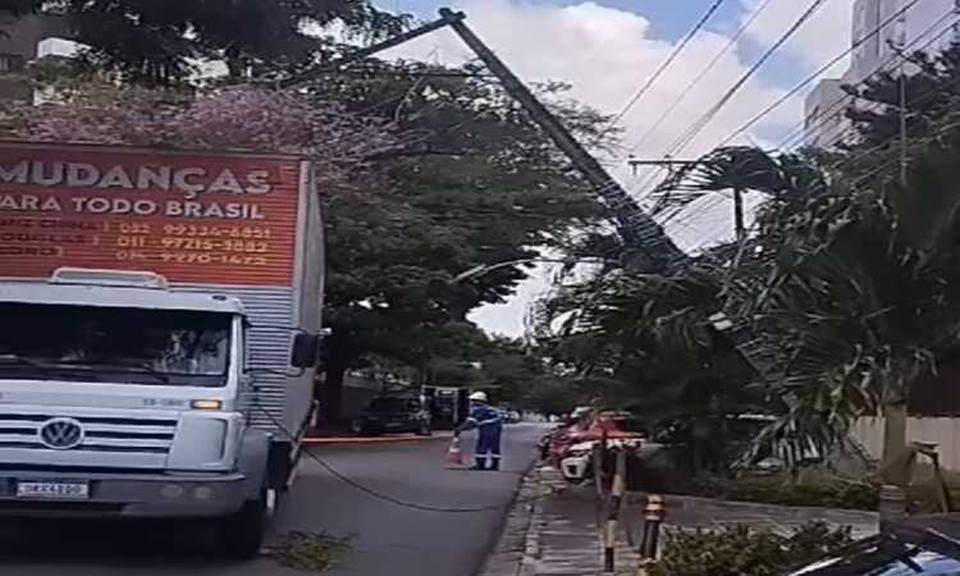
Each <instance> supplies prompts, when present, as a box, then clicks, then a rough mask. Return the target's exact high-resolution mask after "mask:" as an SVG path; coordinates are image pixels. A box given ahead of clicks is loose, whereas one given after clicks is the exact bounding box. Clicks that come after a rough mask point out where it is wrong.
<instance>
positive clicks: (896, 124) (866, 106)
mask: <svg viewBox="0 0 960 576" xmlns="http://www.w3.org/2000/svg"><path fill="white" fill-rule="evenodd" d="M907 71H908V74H907V75H906V77H905V80H906V86H905V90H906V96H907V97H906V100H905V103H906V117H907V135H908V137H909V138H910V139H914V140H915V139H917V138H925V137H927V136H930V135H932V134H933V133H935V132H937V131H938V130H940V129H941V128H942V127H943V125H944V123H943V121H944V120H945V119H947V118H950V117H954V116H955V115H956V110H957V109H958V103H960V102H958V97H960V44H956V43H954V44H951V45H950V47H949V48H947V49H946V50H944V51H943V52H941V53H939V54H936V55H933V56H931V55H928V54H925V53H922V52H918V53H916V54H914V55H912V56H911V57H910V58H909V63H908V64H907ZM844 88H845V90H846V91H847V93H849V94H850V95H852V96H853V97H854V98H855V103H856V105H854V106H850V107H849V108H848V109H847V111H846V114H847V117H848V118H850V120H851V121H852V122H853V124H854V128H855V129H856V134H857V138H856V139H855V140H854V142H853V143H852V145H849V146H848V147H849V148H850V149H852V150H857V149H860V150H863V149H870V148H878V147H879V148H883V147H887V146H890V145H895V144H896V143H897V142H898V140H899V138H900V104H901V102H900V88H901V86H900V70H899V69H890V70H885V71H882V72H879V73H877V74H876V75H874V76H872V77H871V78H868V79H867V80H865V81H864V82H863V83H862V84H860V85H857V86H845V87H844Z"/></svg>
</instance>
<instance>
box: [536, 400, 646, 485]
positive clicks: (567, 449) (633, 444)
mask: <svg viewBox="0 0 960 576" xmlns="http://www.w3.org/2000/svg"><path fill="white" fill-rule="evenodd" d="M631 420H632V418H631V415H630V414H629V413H626V412H617V411H612V410H601V411H591V412H582V411H581V412H579V413H578V414H577V416H576V419H575V420H574V421H573V422H572V423H569V424H568V425H566V426H562V427H560V428H558V429H557V430H555V431H554V432H552V433H550V434H549V435H548V436H547V437H546V439H545V440H544V441H543V442H542V443H541V454H542V455H543V456H544V457H545V459H546V460H548V461H549V462H550V463H551V464H552V465H553V466H555V467H556V468H558V469H559V470H560V472H561V473H562V474H563V477H564V479H565V480H567V481H568V482H571V483H579V482H582V481H583V480H585V479H586V478H587V477H588V476H589V475H590V473H591V471H592V469H593V465H594V463H593V450H594V446H596V444H597V443H598V442H600V441H601V440H602V439H603V438H606V441H607V446H608V447H609V448H625V449H628V450H630V451H631V452H635V451H637V450H639V449H640V447H641V446H642V445H643V434H642V433H640V432H637V431H634V430H631V428H632V426H631ZM606 467H609V463H606Z"/></svg>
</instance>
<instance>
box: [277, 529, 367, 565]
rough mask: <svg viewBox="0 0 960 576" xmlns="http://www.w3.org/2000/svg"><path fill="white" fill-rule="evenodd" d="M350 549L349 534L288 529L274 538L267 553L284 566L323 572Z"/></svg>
mask: <svg viewBox="0 0 960 576" xmlns="http://www.w3.org/2000/svg"><path fill="white" fill-rule="evenodd" d="M350 549H351V546H350V539H349V538H343V537H336V536H331V535H329V534H326V533H322V532H321V533H319V534H316V533H311V532H288V533H286V534H282V535H280V536H279V537H278V538H277V542H276V543H275V544H274V545H273V546H271V547H270V549H269V552H268V556H270V557H271V558H273V559H274V560H275V561H276V562H277V563H279V564H281V565H282V566H286V567H287V568H293V569H295V570H302V571H304V572H324V571H326V570H329V569H330V568H332V567H333V566H335V565H336V564H337V562H339V561H340V559H341V558H343V557H344V556H345V555H346V554H347V552H349V551H350Z"/></svg>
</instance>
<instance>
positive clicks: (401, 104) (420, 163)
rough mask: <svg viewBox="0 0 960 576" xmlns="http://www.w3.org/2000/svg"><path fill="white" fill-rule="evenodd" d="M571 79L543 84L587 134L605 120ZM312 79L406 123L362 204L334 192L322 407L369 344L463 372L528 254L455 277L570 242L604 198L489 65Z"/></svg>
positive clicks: (370, 69)
mask: <svg viewBox="0 0 960 576" xmlns="http://www.w3.org/2000/svg"><path fill="white" fill-rule="evenodd" d="M563 88H564V87H562V86H556V85H550V86H547V87H545V89H544V92H545V94H546V96H547V97H552V98H551V100H552V101H553V103H554V109H555V112H557V113H558V114H559V115H560V117H561V118H562V119H563V120H564V121H565V122H566V123H567V124H568V125H569V126H571V128H572V129H574V130H575V132H576V133H577V134H578V135H580V136H581V137H584V138H590V137H592V136H594V135H596V134H597V132H598V131H599V130H600V128H601V127H602V125H603V120H604V119H603V118H602V117H601V116H599V115H597V114H596V113H593V112H592V111H589V110H586V109H584V108H582V107H580V106H577V105H575V104H573V103H570V102H568V101H563V100H562V99H561V98H560V96H562V90H563ZM310 90H311V92H312V94H313V96H314V97H316V98H319V99H323V100H336V101H340V102H343V103H344V105H345V106H347V108H348V109H349V110H353V111H355V112H356V113H362V114H365V115H368V116H373V117H379V118H382V119H385V120H388V121H390V122H391V123H393V125H394V126H395V128H396V130H397V131H398V133H400V134H403V137H402V146H401V147H399V148H398V149H396V150H394V151H388V152H386V153H385V154H382V155H380V156H379V157H377V158H375V159H373V160H372V161H373V162H374V163H375V164H376V166H377V167H378V168H379V169H381V170H382V171H383V172H382V173H383V180H382V183H381V184H382V185H381V186H380V187H379V188H378V189H377V190H376V193H373V194H368V195H364V197H363V200H362V201H360V202H358V201H357V199H356V198H349V199H343V198H336V197H326V214H327V219H328V236H327V243H328V274H329V276H328V279H329V292H328V295H327V305H328V307H327V314H328V315H327V319H328V322H329V325H330V326H331V327H332V328H333V331H334V336H333V338H332V339H331V341H330V348H329V351H330V354H329V355H328V365H327V368H328V371H327V374H326V389H327V392H328V397H327V402H326V405H328V406H335V405H337V404H338V400H337V397H338V394H339V390H338V386H339V382H340V381H341V377H342V374H343V371H344V370H346V369H347V368H348V367H350V366H352V365H353V364H354V363H356V362H359V361H362V359H363V358H364V357H365V356H367V355H371V354H375V355H382V356H389V357H392V358H396V359H399V360H402V361H404V362H406V363H408V364H410V365H412V366H415V367H417V368H419V369H421V371H422V373H423V374H425V375H430V374H435V373H437V372H436V371H431V370H432V368H435V367H437V366H445V367H447V369H446V370H444V371H442V372H443V373H444V374H445V375H446V380H447V381H448V382H449V381H450V380H455V379H456V377H455V372H456V371H451V370H449V367H450V366H457V365H460V366H462V365H464V364H465V363H470V362H473V361H479V360H480V358H478V355H481V354H482V351H481V350H478V349H477V347H476V345H475V344H476V340H477V337H476V334H474V336H472V337H471V336H470V335H469V332H470V330H474V331H476V328H474V327H472V325H465V319H466V315H467V313H468V312H469V311H470V310H473V309H474V308H476V307H478V306H480V305H483V304H492V303H499V302H502V301H504V299H505V298H506V297H507V296H508V295H509V294H511V293H512V291H513V289H514V287H515V286H516V285H517V284H518V283H519V282H520V281H521V280H523V279H524V278H526V272H525V267H524V266H522V265H518V266H514V267H502V268H498V269H496V270H494V271H492V272H490V273H488V274H484V275H481V276H478V277H476V278H474V279H470V280H468V281H463V282H452V279H453V278H454V277H455V276H456V275H458V274H459V273H461V272H463V271H465V270H468V269H471V268H473V267H475V266H477V265H491V264H497V263H501V262H506V261H514V260H521V259H525V258H531V257H534V256H537V254H538V251H537V249H535V248H534V247H545V246H551V247H562V246H565V245H567V243H569V242H570V238H571V236H572V234H573V232H572V231H573V230H586V229H590V228H591V227H593V226H595V225H596V222H597V220H598V215H599V214H600V209H599V206H598V204H597V203H596V202H595V201H594V200H593V199H592V195H591V194H590V192H589V187H588V185H587V184H586V183H585V182H583V181H582V180H581V179H580V177H579V176H578V175H577V174H576V173H575V172H574V171H573V170H572V169H571V166H570V165H569V162H568V161H567V160H566V159H565V158H564V157H563V156H562V155H561V154H559V152H558V151H557V150H556V149H555V148H554V147H553V145H552V143H551V142H550V140H549V138H548V137H547V135H546V134H544V133H543V132H542V131H541V130H540V128H539V127H538V126H537V125H536V124H535V123H534V122H533V121H532V120H531V119H530V117H529V116H528V115H527V114H526V112H524V111H523V110H522V109H521V108H520V107H519V106H518V105H517V104H516V103H514V102H513V100H512V99H511V98H510V97H509V96H508V95H507V94H506V93H505V92H504V91H503V90H502V89H501V88H500V87H499V85H498V84H497V83H495V82H494V81H492V80H491V79H490V78H488V77H486V76H485V75H483V74H481V73H480V71H479V70H476V69H474V68H467V69H465V70H450V69H444V68H437V67H430V66H423V65H388V64H384V63H377V62H371V63H368V64H367V65H365V66H364V67H362V68H361V69H359V70H358V71H356V73H350V74H336V75H330V76H327V77H323V78H320V79H318V81H317V82H316V83H315V84H314V85H313V86H312V87H311V88H310ZM451 334H454V335H456V336H451ZM451 338H454V339H455V340H456V339H459V341H460V342H461V344H460V345H456V346H451V345H450V344H451V341H452V340H451ZM465 383H469V382H465ZM331 417H335V415H331Z"/></svg>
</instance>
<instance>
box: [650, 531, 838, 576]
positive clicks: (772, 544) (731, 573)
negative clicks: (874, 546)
mask: <svg viewBox="0 0 960 576" xmlns="http://www.w3.org/2000/svg"><path fill="white" fill-rule="evenodd" d="M851 542H852V538H851V537H850V528H849V527H845V528H837V529H832V528H830V527H829V526H827V525H826V524H825V523H823V522H813V523H810V524H806V525H804V526H801V527H800V528H798V529H796V531H795V532H794V533H793V534H792V535H790V536H782V535H779V534H775V533H773V532H769V531H756V530H751V529H750V528H749V527H747V526H735V527H732V528H725V529H722V530H719V531H716V532H698V533H678V534H676V535H674V536H673V537H672V538H671V539H670V541H669V544H668V545H667V547H666V549H665V550H664V554H663V558H662V559H661V560H660V562H658V563H657V565H656V566H654V568H653V570H652V572H651V573H652V574H653V576H773V575H776V574H781V573H783V571H785V570H789V569H790V568H793V567H796V566H801V565H803V564H809V563H811V562H815V561H816V560H818V559H820V558H822V557H824V556H827V555H829V554H831V553H833V552H836V551H837V550H839V549H840V548H843V547H844V546H847V545H849V544H850V543H851Z"/></svg>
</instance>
